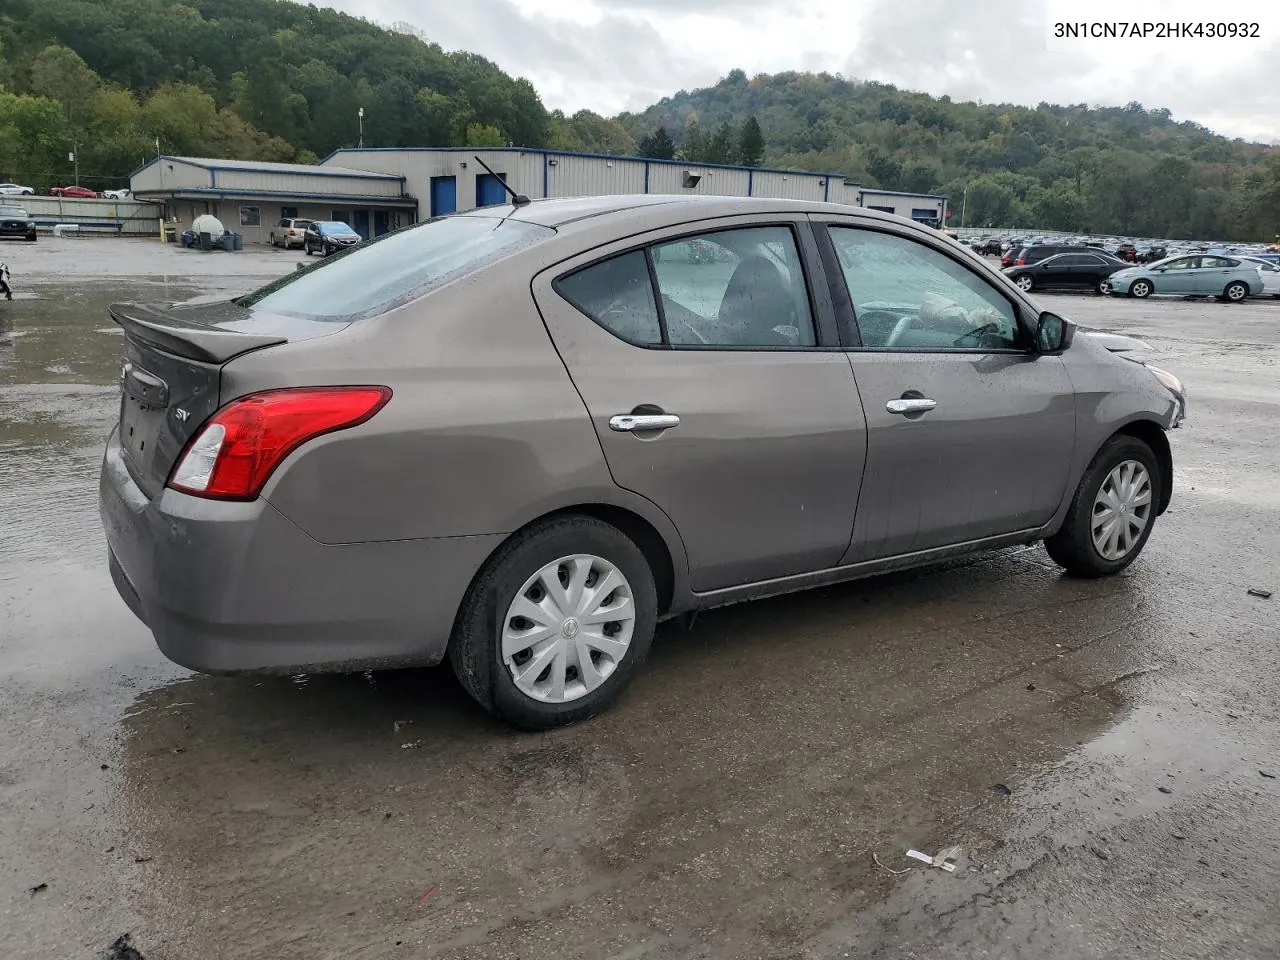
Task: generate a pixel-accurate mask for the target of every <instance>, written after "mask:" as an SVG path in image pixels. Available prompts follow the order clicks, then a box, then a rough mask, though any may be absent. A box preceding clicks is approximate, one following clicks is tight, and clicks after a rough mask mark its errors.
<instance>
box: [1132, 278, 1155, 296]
mask: <svg viewBox="0 0 1280 960" xmlns="http://www.w3.org/2000/svg"><path fill="white" fill-rule="evenodd" d="M1153 289H1154V288H1153V287H1152V286H1151V281H1150V280H1135V281H1133V283H1132V284H1131V285H1130V286H1129V296H1131V297H1137V298H1138V299H1139V300H1142V299H1143V298H1145V297H1149V296H1151V291H1152V290H1153Z"/></svg>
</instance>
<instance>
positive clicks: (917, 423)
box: [101, 196, 1185, 728]
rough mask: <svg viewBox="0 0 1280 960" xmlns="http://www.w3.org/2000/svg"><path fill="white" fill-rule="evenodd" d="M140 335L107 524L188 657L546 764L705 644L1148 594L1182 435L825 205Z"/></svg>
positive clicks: (401, 238) (179, 320) (294, 295)
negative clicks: (1014, 551)
mask: <svg viewBox="0 0 1280 960" xmlns="http://www.w3.org/2000/svg"><path fill="white" fill-rule="evenodd" d="M520 199H521V200H522V199H523V198H520ZM112 315H113V316H114V318H115V320H116V321H117V322H118V323H119V324H120V326H122V327H123V328H124V332H125V334H126V338H125V358H124V363H123V367H122V370H121V386H122V391H121V402H120V421H119V425H118V427H117V428H116V429H115V430H114V432H113V433H112V434H111V437H110V439H109V440H108V443H107V448H106V454H105V459H104V463H103V469H102V480H101V510H102V517H103V521H104V524H105V528H106V536H107V542H108V545H109V547H110V566H111V571H112V575H113V578H114V580H115V583H116V586H117V588H118V590H119V592H120V594H121V595H122V596H123V597H124V599H125V600H126V602H127V603H128V604H129V606H130V607H131V608H132V609H133V610H134V611H135V612H136V613H137V615H138V616H139V617H141V618H142V620H143V621H144V622H145V623H146V624H147V626H148V627H149V628H150V629H151V631H152V632H153V633H154V635H155V637H156V640H157V642H158V643H159V645H160V648H161V649H162V650H163V651H164V652H165V653H166V654H167V655H168V656H169V657H171V658H172V659H174V660H176V661H178V662H179V663H181V664H185V665H187V666H189V667H192V668H194V669H197V670H202V671H206V672H211V673H237V672H253V671H270V672H290V673H292V672H297V671H318V670H352V669H364V668H377V667H392V666H400V665H410V664H431V663H436V662H438V661H440V660H441V659H443V658H445V657H448V659H449V660H450V662H451V663H452V664H453V669H454V671H455V672H456V673H457V676H458V678H459V679H460V680H461V682H462V684H463V686H464V687H465V688H466V689H467V691H468V692H469V693H470V694H471V695H472V696H474V697H475V699H476V700H478V701H479V702H480V703H481V704H482V705H483V706H484V707H486V708H487V709H489V710H492V711H494V712H495V713H497V714H499V715H501V716H502V717H504V718H506V719H507V720H508V721H511V722H512V723H515V724H517V725H520V726H524V727H535V728H536V727H549V726H553V725H556V724H561V723H567V722H571V721H574V720H578V719H581V718H583V717H586V716H588V715H590V714H592V713H594V712H596V711H598V710H600V709H601V708H602V707H603V706H605V705H606V704H607V703H608V702H610V701H611V700H612V699H613V698H614V697H616V696H617V695H618V693H619V691H620V690H621V689H622V688H623V687H624V686H625V685H626V684H627V682H628V681H629V680H630V679H631V677H632V675H633V673H634V672H635V670H636V669H637V668H638V666H639V665H640V663H641V661H643V659H644V657H645V654H646V652H647V651H648V649H649V645H650V641H651V640H652V638H653V633H654V626H655V624H656V623H657V622H658V621H659V620H662V619H664V618H668V617H672V616H676V615H678V614H682V613H687V612H690V611H694V610H698V609H700V608H706V607H713V606H717V605H721V604H727V603H732V602H734V601H740V600H749V599H752V598H755V597H760V596H765V595H769V594H777V593H783V592H786V591H792V590H800V589H803V588H806V587H813V586H817V585H820V584H828V583H832V582H834V581H840V580H847V579H850V578H854V577H862V576H867V575H869V574H874V573H879V572H882V571H885V570H890V569H896V568H901V567H907V566H916V565H920V564H927V563H932V562H935V561H938V560H940V559H942V558H945V557H952V556H956V555H960V554H968V553H972V552H975V551H979V550H987V549H991V548H997V547H1007V546H1010V545H1012V544H1023V543H1029V542H1032V541H1037V540H1043V541H1045V544H1046V546H1047V548H1048V551H1049V555H1050V556H1051V557H1053V559H1054V560H1056V561H1057V562H1058V563H1059V564H1061V565H1062V566H1063V567H1065V568H1066V569H1067V570H1068V571H1070V572H1071V573H1073V574H1076V575H1079V576H1085V577H1097V576H1104V575H1107V574H1113V573H1116V572H1117V571H1119V570H1122V569H1124V568H1125V567H1126V566H1127V565H1128V564H1129V563H1130V562H1131V561H1133V559H1134V558H1135V557H1136V556H1137V555H1138V554H1139V553H1140V552H1141V550H1142V548H1143V545H1144V544H1145V543H1146V542H1147V538H1148V537H1149V536H1150V535H1151V530H1152V526H1153V524H1154V523H1155V519H1156V517H1157V516H1159V515H1160V514H1161V513H1162V512H1163V511H1164V509H1165V508H1166V507H1167V506H1168V504H1169V498H1170V493H1171V490H1172V484H1173V472H1172V463H1171V459H1170V450H1169V443H1168V440H1167V439H1166V431H1168V430H1169V429H1171V428H1173V427H1176V426H1177V425H1178V424H1179V422H1180V421H1181V419H1182V418H1183V416H1184V413H1185V399H1184V396H1183V391H1182V388H1181V385H1180V384H1179V383H1178V381H1177V380H1176V379H1175V378H1174V377H1173V376H1171V375H1170V374H1168V373H1166V372H1164V371H1162V370H1158V369H1156V368H1155V367H1151V366H1146V365H1144V364H1142V363H1139V362H1136V361H1135V360H1133V359H1130V358H1129V357H1128V356H1127V355H1126V354H1123V353H1117V352H1112V350H1110V349H1108V346H1109V341H1107V340H1106V339H1104V338H1102V337H1095V336H1092V335H1090V334H1088V333H1084V332H1081V333H1080V334H1079V335H1077V331H1076V328H1075V326H1074V325H1073V324H1072V323H1070V322H1069V321H1067V320H1064V319H1063V318H1061V317H1058V316H1055V315H1054V314H1052V313H1043V312H1041V311H1040V310H1039V308H1038V307H1037V306H1036V305H1035V304H1034V302H1033V301H1031V300H1029V299H1028V298H1027V297H1026V296H1025V295H1024V294H1023V293H1022V292H1021V291H1020V290H1019V289H1018V288H1017V287H1016V286H1014V285H1013V284H1012V283H1010V282H1009V281H1008V280H1007V279H1005V278H1004V277H1002V276H1001V275H1000V274H999V273H998V272H996V271H994V270H992V269H991V268H989V267H987V266H986V265H985V264H983V263H981V262H979V261H978V260H977V259H976V258H975V257H973V256H972V254H970V253H968V252H967V251H965V250H964V249H963V248H962V247H960V246H959V245H957V244H956V243H954V242H952V241H950V240H948V239H947V238H946V237H943V236H942V235H940V234H939V233H937V232H936V231H933V230H929V229H926V228H924V227H919V226H916V225H914V224H912V223H910V222H908V221H905V220H901V219H898V218H896V217H892V216H888V215H884V214H879V213H876V212H874V211H867V210H862V209H854V208H849V207H845V206H837V205H828V204H818V203H802V202H794V201H783V200H759V199H746V198H715V197H660V196H640V197H597V198H588V199H571V200H548V201H537V202H534V203H528V202H527V201H526V202H523V203H517V204H516V205H512V206H503V207H487V208H484V209H483V210H477V211H474V212H472V213H467V214H461V215H455V216H450V217H445V218H441V219H436V220H431V221H428V222H426V223H422V224H419V225H416V226H413V227H409V228H406V229H404V230H400V231H397V232H395V233H391V234H387V235H385V236H383V237H380V238H378V239H377V240H375V241H373V242H371V243H367V244H364V245H362V246H359V247H356V248H353V249H350V250H347V251H344V252H342V253H339V254H337V255H335V256H334V257H332V258H330V259H328V260H326V261H324V262H323V263H320V264H316V265H313V266H311V267H310V268H308V269H306V270H303V271H299V272H297V273H295V274H291V275H289V276H288V277H285V278H283V279H281V280H279V281H277V282H275V283H273V284H270V285H269V286H267V287H264V288H263V289H261V290H259V291H257V292H256V293H252V294H250V295H248V296H245V297H242V298H241V299H239V300H234V301H231V302H223V303H216V304H208V303H203V304H200V303H192V304H186V305H178V306H169V307H161V306H143V305H129V304H122V305H116V306H113V307H112ZM1111 345H1113V344H1111Z"/></svg>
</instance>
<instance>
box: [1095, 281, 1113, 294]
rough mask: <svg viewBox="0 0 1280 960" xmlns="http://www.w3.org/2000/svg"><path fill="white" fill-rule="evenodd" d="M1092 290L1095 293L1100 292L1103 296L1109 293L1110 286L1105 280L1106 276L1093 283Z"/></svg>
mask: <svg viewBox="0 0 1280 960" xmlns="http://www.w3.org/2000/svg"><path fill="white" fill-rule="evenodd" d="M1093 290H1094V292H1095V293H1098V294H1101V295H1102V296H1104V297H1105V296H1107V295H1109V294H1110V293H1111V286H1110V284H1109V283H1108V282H1107V278H1106V277H1103V278H1102V279H1101V280H1099V281H1098V282H1097V284H1095V285H1094V288H1093Z"/></svg>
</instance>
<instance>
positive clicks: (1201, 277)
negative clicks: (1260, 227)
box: [1107, 254, 1263, 303]
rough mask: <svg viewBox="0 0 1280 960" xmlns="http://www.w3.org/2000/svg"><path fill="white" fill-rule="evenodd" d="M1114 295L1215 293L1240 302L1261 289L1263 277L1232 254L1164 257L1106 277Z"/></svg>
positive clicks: (1215, 295)
mask: <svg viewBox="0 0 1280 960" xmlns="http://www.w3.org/2000/svg"><path fill="white" fill-rule="evenodd" d="M1107 289H1108V291H1109V292H1110V293H1112V294H1113V295H1116V296H1130V297H1139V298H1141V297H1150V296H1152V295H1155V296H1160V297H1165V296H1168V297H1189V296H1200V297H1218V298H1219V299H1221V300H1224V301H1227V302H1229V303H1239V302H1240V301H1241V300H1244V299H1245V298H1246V297H1249V296H1251V295H1252V296H1255V297H1256V296H1258V295H1259V294H1261V293H1262V290H1263V286H1262V277H1261V276H1259V274H1258V270H1257V267H1256V265H1255V264H1252V263H1248V262H1246V261H1244V260H1241V259H1240V258H1239V257H1232V256H1210V255H1208V254H1194V255H1191V256H1174V257H1166V258H1165V259H1163V260H1157V261H1156V262H1155V263H1148V264H1145V265H1143V266H1140V267H1129V268H1128V269H1126V270H1119V271H1117V272H1116V273H1113V274H1111V276H1109V277H1108V278H1107Z"/></svg>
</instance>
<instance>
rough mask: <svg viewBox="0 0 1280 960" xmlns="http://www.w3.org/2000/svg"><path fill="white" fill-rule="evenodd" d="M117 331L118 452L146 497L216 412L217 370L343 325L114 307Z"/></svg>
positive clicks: (247, 312)
mask: <svg viewBox="0 0 1280 960" xmlns="http://www.w3.org/2000/svg"><path fill="white" fill-rule="evenodd" d="M110 311H111V317H112V319H113V320H115V322H116V323H118V324H120V326H121V327H122V328H123V329H124V333H125V349H124V357H123V362H122V364H121V368H120V422H119V426H120V447H121V450H122V452H123V455H124V460H125V464H126V465H127V466H128V468H129V473H130V474H131V475H132V476H133V478H134V480H135V481H136V482H137V484H138V486H140V487H141V488H142V490H143V492H145V493H146V495H147V496H148V497H154V496H155V495H156V494H158V493H159V492H160V490H161V489H162V488H163V487H164V484H165V481H166V480H168V478H169V473H170V471H171V470H172V469H173V465H174V463H175V462H176V461H177V459H178V456H179V454H181V453H182V450H183V448H184V447H185V446H186V444H187V441H188V440H190V439H191V437H192V436H193V435H194V434H195V433H196V431H198V430H199V429H200V427H201V425H202V424H203V423H204V422H205V421H206V420H208V419H209V417H211V416H212V415H213V414H214V412H216V411H217V409H218V407H219V406H220V405H221V401H220V397H219V383H220V380H221V372H222V368H223V366H225V365H226V364H227V363H228V362H229V361H231V360H233V359H234V358H236V357H238V356H241V355H242V354H245V353H248V352H249V351H251V350H261V349H264V348H269V347H272V346H276V345H279V344H283V343H288V342H289V341H291V340H300V339H307V338H309V337H312V336H320V335H322V334H327V333H336V332H337V331H338V330H340V329H342V327H343V326H345V325H343V324H334V323H316V322H313V321H307V320H300V319H289V318H286V317H280V316H272V315H263V314H261V313H259V312H256V311H254V310H252V309H247V308H245V307H242V306H240V305H239V304H237V303H234V302H231V301H225V300H224V301H219V302H216V303H209V302H199V301H193V302H191V303H188V304H178V305H176V306H168V305H163V306H162V305H154V304H137V303H118V304H112V306H111V307H110Z"/></svg>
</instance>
